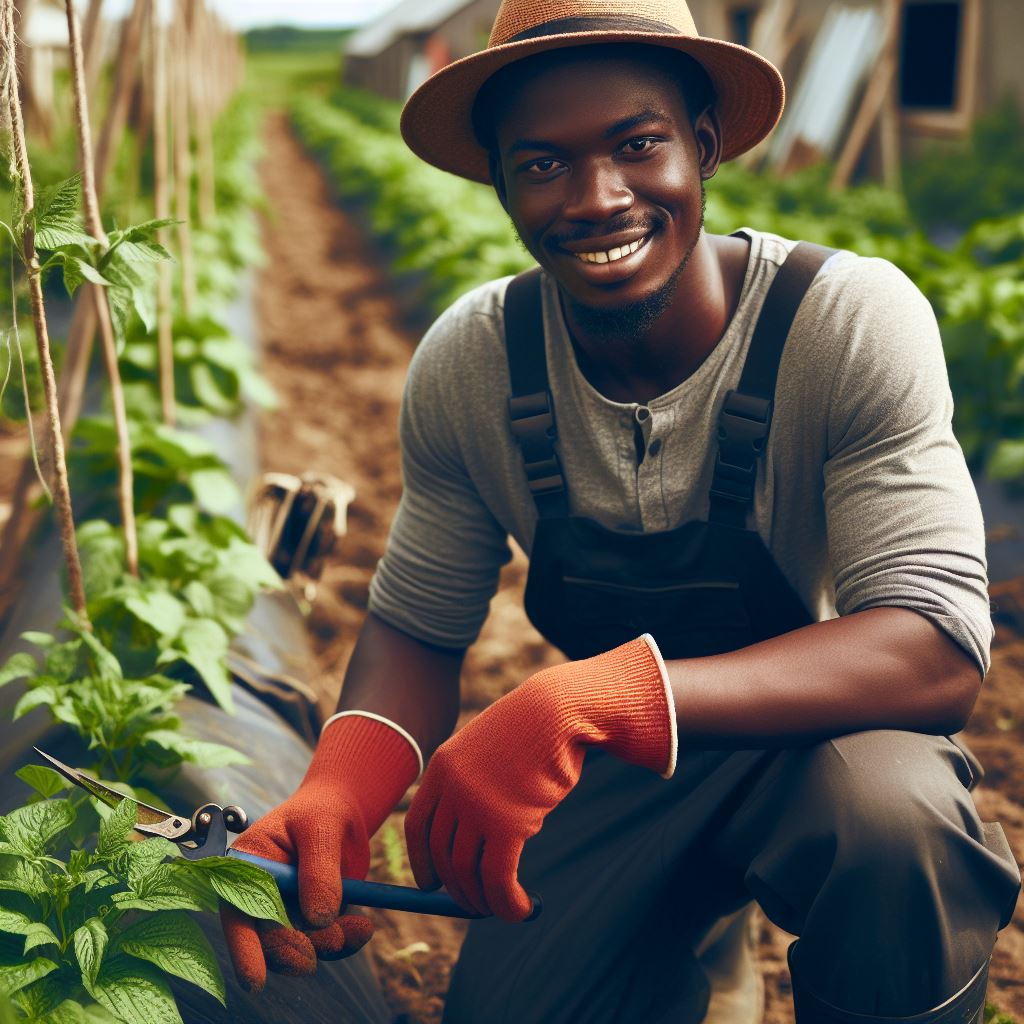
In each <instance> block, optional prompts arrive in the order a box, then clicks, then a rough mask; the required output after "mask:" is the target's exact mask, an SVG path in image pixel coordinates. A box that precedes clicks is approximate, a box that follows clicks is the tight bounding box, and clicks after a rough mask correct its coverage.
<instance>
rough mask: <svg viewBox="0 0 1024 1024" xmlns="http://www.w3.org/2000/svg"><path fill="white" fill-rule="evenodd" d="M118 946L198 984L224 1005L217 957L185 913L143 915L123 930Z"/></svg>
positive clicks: (222, 979)
mask: <svg viewBox="0 0 1024 1024" xmlns="http://www.w3.org/2000/svg"><path fill="white" fill-rule="evenodd" d="M118 948H119V949H120V950H123V951H124V952H125V953H128V954H130V955H131V956H135V957H139V958H140V959H142V960H148V961H149V962H150V963H152V964H155V965H156V966H157V967H159V968H160V969H161V970H163V971H166V972H167V973H168V974H173V975H175V976H176V977H178V978H184V980H185V981H190V982H192V984H193V985H198V986H199V987H200V988H201V989H204V990H205V991H207V992H209V993H210V994H211V995H213V996H215V997H216V998H217V999H218V1000H219V1001H220V1003H221V1004H222V1005H223V1004H224V1001H225V992H224V978H223V976H222V975H221V973H220V968H219V967H218V966H217V957H216V955H215V954H214V952H213V949H212V948H211V946H210V943H209V940H208V939H207V938H206V936H205V935H204V934H203V932H202V930H201V929H200V927H199V925H198V924H196V922H195V921H194V920H193V919H192V918H191V917H189V916H188V914H186V913H184V912H182V911H171V912H169V913H165V914H158V915H153V916H151V917H146V918H143V919H142V920H141V921H138V922H136V923H135V924H133V925H132V926H131V927H129V928H128V929H126V930H125V932H124V933H123V934H122V936H121V937H120V939H119V940H118Z"/></svg>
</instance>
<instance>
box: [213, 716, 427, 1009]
mask: <svg viewBox="0 0 1024 1024" xmlns="http://www.w3.org/2000/svg"><path fill="white" fill-rule="evenodd" d="M421 763H422V762H421V757H420V753H419V750H418V748H416V747H415V745H414V743H413V742H412V740H411V737H408V736H407V734H406V733H404V732H400V731H399V730H398V729H397V728H393V727H392V726H391V725H388V724H385V722H384V721H383V720H378V719H376V718H371V717H366V716H364V715H362V714H353V715H348V714H345V715H343V716H341V717H339V718H337V719H329V720H328V722H327V724H326V725H325V726H324V730H323V732H322V733H321V736H320V742H319V744H318V745H317V748H316V752H315V753H314V754H313V760H312V761H311V762H310V765H309V768H308V769H307V771H306V774H305V777H304V778H303V780H302V782H301V783H300V784H299V788H298V789H297V790H296V791H295V792H294V793H293V794H292V795H291V796H290V797H289V798H288V799H287V800H285V801H284V803H282V804H280V805H278V806H277V807H275V808H274V809H273V810H272V811H271V812H270V813H269V814H266V815H264V816H263V817H262V818H260V819H259V820H258V821H256V822H254V823H253V824H252V825H251V826H250V827H249V828H248V829H246V831H245V832H244V833H243V834H242V835H241V836H240V837H239V838H238V840H237V841H236V842H235V843H234V844H233V846H234V848H235V849H238V850H244V851H246V852H247V853H254V854H257V855H258V856H260V857H266V858H268V859H270V860H276V861H282V862H290V861H298V876H299V908H300V909H301V911H302V916H303V917H304V918H305V920H306V923H307V924H308V925H309V926H310V927H308V928H304V929H302V930H299V929H296V928H284V927H282V926H281V925H279V924H275V923H274V922H273V921H257V920H254V919H253V918H251V917H248V916H246V915H245V914H243V913H242V912H241V911H240V910H238V909H236V908H235V907H233V906H230V905H228V904H221V912H220V916H221V923H222V925H223V927H224V936H225V938H226V940H227V946H228V951H229V952H230V954H231V961H232V963H233V964H234V967H235V974H236V975H237V976H238V980H239V983H240V984H241V985H242V987H243V988H245V989H248V990H249V991H251V992H259V991H260V990H261V989H262V988H263V986H264V984H266V980H267V968H268V967H269V968H270V970H272V971H277V972H278V973H280V974H289V975H304V974H313V973H314V972H315V971H316V963H317V959H318V958H319V959H321V960H337V959H338V958H340V957H343V956H349V955H351V954H352V953H355V952H356V951H357V950H358V949H360V948H361V947H362V946H363V945H365V944H366V942H367V941H368V940H369V939H370V936H371V935H372V934H373V925H372V924H371V923H370V921H369V920H368V919H367V918H365V917H359V916H356V915H353V914H345V915H341V916H339V912H340V909H341V905H342V898H343V893H342V891H341V880H342V878H358V879H363V878H365V877H366V872H367V871H368V870H369V866H370V836H372V835H373V833H374V832H376V831H377V829H378V828H380V826H381V825H382V824H383V823H384V820H385V819H386V818H387V816H388V814H390V813H391V810H392V809H393V808H394V806H395V805H396V804H397V803H398V801H399V800H400V799H401V797H402V794H403V793H404V792H405V791H406V789H408V788H409V785H410V783H412V782H413V780H414V779H415V778H416V775H417V773H418V772H419V769H420V765H421Z"/></svg>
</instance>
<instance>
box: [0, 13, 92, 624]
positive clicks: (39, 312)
mask: <svg viewBox="0 0 1024 1024" xmlns="http://www.w3.org/2000/svg"><path fill="white" fill-rule="evenodd" d="M0 4H2V9H3V34H4V40H3V50H4V91H5V93H6V103H7V108H8V112H9V115H10V121H11V146H12V149H13V151H14V162H15V166H16V167H17V169H18V176H19V177H20V179H21V186H22V192H23V196H24V203H25V210H26V212H27V211H30V210H32V208H33V206H34V205H35V192H34V189H33V186H32V169H31V168H30V167H29V162H28V152H27V149H26V146H25V125H24V122H23V120H22V114H21V101H20V99H19V97H18V85H17V79H16V77H15V70H14V59H13V58H14V55H15V52H16V49H15V47H16V44H15V35H14V4H13V2H12V0H0ZM22 249H23V254H24V257H25V264H26V267H27V269H28V282H29V295H30V297H31V302H32V325H33V327H34V329H35V335H36V346H37V348H38V350H39V367H40V370H41V372H42V376H43V392H44V394H45V397H46V411H47V419H48V421H49V428H50V445H51V457H52V459H53V477H54V487H53V490H54V503H55V504H56V506H57V518H58V521H59V523H60V539H61V545H62V546H63V548H64V560H65V562H66V563H67V569H68V589H69V591H70V595H69V596H70V597H71V604H72V607H73V608H74V609H75V612H76V613H77V614H78V615H79V616H80V617H81V618H82V620H83V621H84V622H85V623H88V621H89V618H88V613H87V612H86V607H85V586H84V584H83V582H82V565H81V562H80V560H79V557H78V545H77V543H76V541H75V521H74V514H73V510H72V507H71V488H70V487H69V485H68V468H67V461H66V459H65V455H64V435H63V433H62V432H61V426H60V410H59V408H58V406H57V379H56V376H55V374H54V372H53V358H52V356H51V354H50V337H49V332H48V329H47V323H46V309H45V307H44V305H43V288H42V281H41V280H40V275H39V258H38V256H37V255H36V246H35V236H34V232H33V230H32V227H31V226H30V224H29V221H28V218H27V217H26V227H25V232H24V235H23V237H22ZM29 415H31V413H30V414H29Z"/></svg>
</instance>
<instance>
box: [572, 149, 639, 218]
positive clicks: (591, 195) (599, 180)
mask: <svg viewBox="0 0 1024 1024" xmlns="http://www.w3.org/2000/svg"><path fill="white" fill-rule="evenodd" d="M632 205H633V193H632V191H631V190H630V189H629V187H628V186H627V184H626V183H625V182H624V181H623V179H622V172H621V169H620V168H618V167H616V166H615V165H614V164H612V163H611V162H610V161H607V160H594V161H589V162H586V163H578V164H577V165H576V166H575V167H574V168H573V170H572V174H571V178H570V182H569V189H568V192H567V194H566V200H565V207H564V208H563V211H562V216H563V217H564V218H565V219H566V220H576V221H589V222H591V223H594V224H601V223H603V222H604V221H607V220H610V219H611V218H612V217H614V216H615V215H616V214H617V213H623V212H625V211H626V210H628V209H629V208H630V207H631V206H632Z"/></svg>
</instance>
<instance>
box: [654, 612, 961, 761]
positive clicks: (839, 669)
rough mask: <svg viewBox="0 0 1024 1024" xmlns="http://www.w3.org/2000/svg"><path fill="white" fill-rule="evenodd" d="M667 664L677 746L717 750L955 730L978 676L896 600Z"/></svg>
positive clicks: (946, 640) (955, 647)
mask: <svg viewBox="0 0 1024 1024" xmlns="http://www.w3.org/2000/svg"><path fill="white" fill-rule="evenodd" d="M667 668H668V673H669V679H670V682H671V685H672V692H673V695H674V697H675V705H676V717H677V720H678V727H679V742H680V745H686V746H691V747H708V748H726V749H745V748H749V749H753V748H759V747H782V746H794V745H797V744H799V743H802V742H810V741H814V740H816V739H819V740H820V739H825V738H827V737H830V736H839V735H842V734H844V733H849V732H858V731H861V730H864V729H905V730H908V731H911V732H927V733H934V734H940V735H944V734H947V733H951V732H956V731H957V730H959V729H960V728H962V727H963V725H964V723H965V722H966V720H967V718H968V716H969V715H970V712H971V709H972V708H973V706H974V701H975V698H976V697H977V693H978V688H979V685H980V678H979V674H978V669H977V666H976V665H975V663H974V662H973V661H972V660H971V659H970V657H969V656H968V655H967V654H966V653H965V652H964V651H963V650H961V648H960V647H959V646H958V645H957V644H956V643H955V642H954V641H952V640H951V639H949V637H948V636H947V635H946V634H945V633H944V632H943V631H942V630H940V629H939V628H938V627H936V626H934V625H933V624H932V623H931V622H929V621H928V620H927V619H925V618H924V617H923V616H921V615H918V614H917V613H916V612H912V611H910V610H908V609H905V608H873V609H870V610H867V611H863V612H857V613H855V614H853V615H846V616H842V617H840V618H838V619H830V620H828V621H826V622H817V623H814V624H813V625H810V626H805V627H804V628H803V629H798V630H794V631H793V632H792V633H787V634H785V635H783V636H780V637H775V638H774V639H772V640H766V641H764V642H762V643H758V644H754V645H752V646H750V647H745V648H743V649H741V650H738V651H733V652H731V653H728V654H718V655H714V656H712V657H707V658H693V659H684V660H678V661H670V662H668V663H667Z"/></svg>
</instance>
